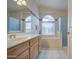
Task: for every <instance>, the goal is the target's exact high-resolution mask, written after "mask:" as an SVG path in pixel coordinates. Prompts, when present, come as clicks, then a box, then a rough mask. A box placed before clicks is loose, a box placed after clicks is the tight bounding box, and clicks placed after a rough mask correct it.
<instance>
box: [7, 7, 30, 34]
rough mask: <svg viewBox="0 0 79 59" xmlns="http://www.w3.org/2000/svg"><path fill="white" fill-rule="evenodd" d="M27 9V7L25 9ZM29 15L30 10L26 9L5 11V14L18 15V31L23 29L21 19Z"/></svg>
mask: <svg viewBox="0 0 79 59" xmlns="http://www.w3.org/2000/svg"><path fill="white" fill-rule="evenodd" d="M26 10H27V9H26ZM29 15H31V13H30V11H29V10H27V11H24V10H20V11H8V12H7V16H8V17H9V16H12V17H14V18H16V17H18V18H19V20H20V22H21V24H20V29H21V31H20V32H23V31H24V29H23V28H24V26H23V23H24V22H23V21H22V19H25V18H26V17H27V16H29Z"/></svg>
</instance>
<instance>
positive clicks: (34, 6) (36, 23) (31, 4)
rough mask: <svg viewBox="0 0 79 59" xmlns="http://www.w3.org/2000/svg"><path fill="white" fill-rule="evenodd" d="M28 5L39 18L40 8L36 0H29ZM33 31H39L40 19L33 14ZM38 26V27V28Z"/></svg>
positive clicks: (36, 32) (35, 32)
mask: <svg viewBox="0 0 79 59" xmlns="http://www.w3.org/2000/svg"><path fill="white" fill-rule="evenodd" d="M27 7H28V8H29V9H30V10H31V11H32V12H33V13H34V14H35V15H36V16H37V17H38V18H39V10H38V6H37V4H36V2H35V1H34V0H28V3H27ZM32 21H33V22H32V33H33V34H38V33H39V19H37V18H36V17H35V16H34V15H32ZM36 27H37V29H36Z"/></svg>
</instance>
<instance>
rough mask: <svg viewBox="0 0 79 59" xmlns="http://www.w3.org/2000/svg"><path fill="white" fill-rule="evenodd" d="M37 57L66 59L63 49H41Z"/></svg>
mask: <svg viewBox="0 0 79 59" xmlns="http://www.w3.org/2000/svg"><path fill="white" fill-rule="evenodd" d="M38 59H67V56H66V54H65V52H64V51H63V50H41V52H40V54H39V56H38Z"/></svg>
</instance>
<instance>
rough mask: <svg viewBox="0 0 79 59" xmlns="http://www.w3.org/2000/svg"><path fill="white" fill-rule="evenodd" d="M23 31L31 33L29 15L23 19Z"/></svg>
mask: <svg viewBox="0 0 79 59" xmlns="http://www.w3.org/2000/svg"><path fill="white" fill-rule="evenodd" d="M25 32H26V33H31V16H28V17H26V19H25Z"/></svg>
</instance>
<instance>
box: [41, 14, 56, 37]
mask: <svg viewBox="0 0 79 59" xmlns="http://www.w3.org/2000/svg"><path fill="white" fill-rule="evenodd" d="M46 16H47V15H46ZM51 17H53V16H51ZM43 18H44V17H43ZM43 18H42V19H41V21H40V24H41V25H40V28H41V30H40V31H41V35H52V36H56V21H55V19H54V21H51V20H49V21H43ZM42 23H55V24H54V30H55V35H53V34H49V33H48V34H43V33H42Z"/></svg>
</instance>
